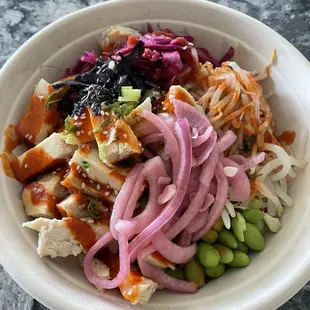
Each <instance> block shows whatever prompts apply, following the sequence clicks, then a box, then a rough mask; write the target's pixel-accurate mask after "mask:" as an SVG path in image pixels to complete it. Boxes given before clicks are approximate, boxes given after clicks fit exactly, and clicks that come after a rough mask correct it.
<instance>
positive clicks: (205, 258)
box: [197, 242, 220, 267]
mask: <svg viewBox="0 0 310 310" xmlns="http://www.w3.org/2000/svg"><path fill="white" fill-rule="evenodd" d="M197 257H198V260H199V262H200V263H201V264H202V265H203V266H205V267H215V266H216V265H217V264H218V263H219V261H220V254H219V253H218V251H217V250H216V249H215V248H214V247H213V246H212V245H210V244H208V243H205V242H199V243H198V248H197Z"/></svg>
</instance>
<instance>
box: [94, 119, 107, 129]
mask: <svg viewBox="0 0 310 310" xmlns="http://www.w3.org/2000/svg"><path fill="white" fill-rule="evenodd" d="M110 122H111V119H110V118H107V119H105V120H103V121H102V122H101V123H100V124H99V125H98V127H97V128H96V129H95V130H93V132H100V131H101V130H102V128H103V127H104V126H106V125H108V124H109V123H110Z"/></svg>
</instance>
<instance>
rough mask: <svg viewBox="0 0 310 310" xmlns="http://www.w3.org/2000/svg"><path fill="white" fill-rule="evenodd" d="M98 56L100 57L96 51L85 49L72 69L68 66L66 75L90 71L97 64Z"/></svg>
mask: <svg viewBox="0 0 310 310" xmlns="http://www.w3.org/2000/svg"><path fill="white" fill-rule="evenodd" d="M97 58H98V57H97V55H96V53H95V52H94V51H90V52H87V51H85V52H84V53H83V55H82V56H81V57H80V58H79V59H78V60H77V61H76V63H75V65H74V66H73V67H72V68H71V69H70V68H68V69H67V70H66V75H67V76H69V75H74V74H79V73H85V72H87V71H89V70H90V69H92V68H93V67H94V66H95V64H96V60H97Z"/></svg>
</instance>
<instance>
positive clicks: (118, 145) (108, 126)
mask: <svg viewBox="0 0 310 310" xmlns="http://www.w3.org/2000/svg"><path fill="white" fill-rule="evenodd" d="M110 113H111V112H104V115H100V116H95V115H91V121H92V125H93V131H94V133H95V138H96V141H97V144H98V149H99V157H100V159H101V160H102V161H103V162H104V163H107V164H109V163H111V164H113V163H116V162H118V161H121V160H123V159H126V158H128V157H132V156H138V155H139V154H141V152H142V148H141V144H140V143H139V141H138V139H137V137H136V136H135V134H134V132H133V131H132V129H131V128H130V126H128V125H127V124H126V123H125V122H124V121H123V120H122V119H116V118H115V117H114V116H112V115H111V114H110Z"/></svg>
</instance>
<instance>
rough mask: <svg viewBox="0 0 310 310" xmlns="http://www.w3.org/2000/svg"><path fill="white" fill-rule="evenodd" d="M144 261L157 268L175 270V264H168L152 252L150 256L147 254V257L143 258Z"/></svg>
mask: <svg viewBox="0 0 310 310" xmlns="http://www.w3.org/2000/svg"><path fill="white" fill-rule="evenodd" d="M145 261H146V262H147V263H148V264H150V265H153V266H155V267H158V268H163V269H166V268H170V269H173V270H174V269H175V264H174V263H172V262H170V261H169V260H168V259H166V258H165V257H163V256H162V255H161V254H160V253H159V252H157V251H156V252H153V253H152V254H149V255H148V256H146V257H145Z"/></svg>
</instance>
